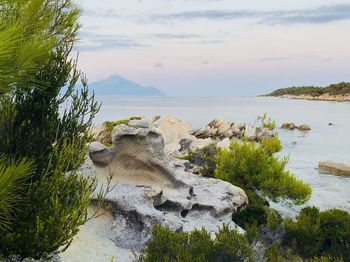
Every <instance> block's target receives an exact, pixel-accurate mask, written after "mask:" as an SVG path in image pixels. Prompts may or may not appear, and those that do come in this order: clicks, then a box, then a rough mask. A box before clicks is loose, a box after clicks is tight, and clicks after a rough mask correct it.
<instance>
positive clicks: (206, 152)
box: [186, 144, 220, 177]
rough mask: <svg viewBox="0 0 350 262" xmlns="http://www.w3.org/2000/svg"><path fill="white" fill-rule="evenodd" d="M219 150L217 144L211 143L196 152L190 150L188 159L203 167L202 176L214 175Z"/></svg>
mask: <svg viewBox="0 0 350 262" xmlns="http://www.w3.org/2000/svg"><path fill="white" fill-rule="evenodd" d="M219 150H220V149H219V148H218V147H217V146H216V144H210V145H209V146H207V147H204V148H203V149H200V150H196V151H195V152H189V154H188V157H186V159H188V160H189V161H190V162H191V163H193V164H195V165H197V166H199V167H201V169H200V173H201V175H202V176H204V177H213V176H214V170H215V158H216V155H217V153H218V152H219Z"/></svg>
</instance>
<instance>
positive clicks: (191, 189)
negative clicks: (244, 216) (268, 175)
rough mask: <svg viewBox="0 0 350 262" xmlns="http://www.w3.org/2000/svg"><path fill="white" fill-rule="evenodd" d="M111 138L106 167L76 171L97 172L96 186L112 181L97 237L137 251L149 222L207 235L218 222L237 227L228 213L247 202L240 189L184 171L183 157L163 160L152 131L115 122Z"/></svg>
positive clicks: (146, 236) (147, 232)
mask: <svg viewBox="0 0 350 262" xmlns="http://www.w3.org/2000/svg"><path fill="white" fill-rule="evenodd" d="M112 140H113V147H112V149H111V150H110V154H109V156H110V161H109V164H108V166H100V165H95V164H94V163H93V162H92V161H90V160H87V161H86V163H85V164H84V165H83V166H82V168H81V169H80V172H81V173H82V175H85V176H91V175H93V174H95V175H96V176H97V181H98V184H99V185H98V188H99V189H100V187H101V186H102V187H103V185H105V183H106V182H105V181H106V178H107V177H110V176H112V180H111V183H112V185H114V184H115V186H114V187H112V189H111V192H110V193H109V194H108V195H107V196H106V197H105V200H106V202H107V203H109V204H110V207H111V208H110V210H111V211H110V212H112V215H111V216H110V217H109V219H112V221H111V222H110V223H109V224H108V228H107V229H106V230H105V231H103V232H100V231H96V232H95V233H94V234H98V235H99V241H106V243H107V242H108V241H112V242H113V243H114V245H115V246H116V248H118V249H122V250H125V249H126V250H132V249H136V250H140V249H141V248H143V247H144V245H145V244H146V243H147V241H148V240H149V239H150V237H151V229H152V227H153V226H154V225H155V224H161V225H163V226H166V227H168V228H170V229H171V230H173V231H177V232H180V231H192V230H194V229H196V228H198V229H200V228H202V227H204V228H206V229H207V230H208V231H209V232H211V233H212V234H214V233H215V232H217V230H218V229H219V227H221V226H222V224H223V223H226V224H227V225H229V226H230V227H231V228H237V226H236V225H235V224H234V223H233V222H232V215H233V214H234V213H235V212H237V211H238V210H239V209H240V208H242V207H243V206H244V205H246V204H247V202H248V198H247V196H246V194H245V193H244V191H243V190H242V189H240V188H238V187H235V186H233V185H231V184H230V183H227V182H224V181H222V180H217V179H209V178H203V177H200V176H197V175H194V174H192V173H188V172H186V171H185V170H184V169H185V167H184V164H183V162H184V161H182V162H181V163H180V162H176V161H174V160H170V159H169V157H168V156H167V154H166V153H165V151H164V149H165V142H164V138H163V136H162V134H161V133H160V132H158V131H155V130H152V129H147V128H135V127H130V126H126V125H120V126H118V127H116V128H114V130H113V133H112ZM96 147H97V146H96ZM92 149H94V148H92ZM98 152H99V151H98V150H97V151H96V150H94V151H93V153H94V156H95V157H96V158H97V159H101V158H102V156H101V157H99V156H97V155H98ZM101 152H103V151H101ZM96 154H97V155H96ZM87 230H88V229H87ZM101 235H104V236H101ZM78 237H79V235H78ZM90 237H91V236H90ZM96 245H98V246H100V244H98V243H96ZM72 248H73V249H74V241H73V243H72V245H71V247H69V249H72ZM69 249H68V251H69ZM96 259H97V258H96ZM96 261H100V260H98V259H97V260H96Z"/></svg>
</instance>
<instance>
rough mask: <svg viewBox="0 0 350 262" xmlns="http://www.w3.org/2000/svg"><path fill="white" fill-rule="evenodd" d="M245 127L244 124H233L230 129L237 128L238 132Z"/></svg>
mask: <svg viewBox="0 0 350 262" xmlns="http://www.w3.org/2000/svg"><path fill="white" fill-rule="evenodd" d="M245 127H246V124H245V123H242V122H235V123H233V125H232V129H234V128H237V129H239V130H243V129H244V128H245Z"/></svg>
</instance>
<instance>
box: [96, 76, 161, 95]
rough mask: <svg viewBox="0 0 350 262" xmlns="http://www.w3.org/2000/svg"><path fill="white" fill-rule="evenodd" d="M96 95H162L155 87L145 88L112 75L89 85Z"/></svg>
mask: <svg viewBox="0 0 350 262" xmlns="http://www.w3.org/2000/svg"><path fill="white" fill-rule="evenodd" d="M90 88H91V90H93V91H94V92H95V94H96V95H117V96H118V95H119V96H162V95H164V94H163V93H162V92H161V91H160V90H158V89H157V88H155V87H151V86H150V87H145V86H142V85H140V84H137V83H135V82H132V81H130V80H128V79H125V78H124V77H122V76H120V75H118V74H114V75H111V76H108V77H107V78H105V79H102V80H99V81H96V82H94V83H92V84H91V85H90Z"/></svg>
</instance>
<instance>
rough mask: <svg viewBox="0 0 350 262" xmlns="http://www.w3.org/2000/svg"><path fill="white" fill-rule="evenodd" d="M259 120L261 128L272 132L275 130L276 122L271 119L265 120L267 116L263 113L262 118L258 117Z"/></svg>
mask: <svg viewBox="0 0 350 262" xmlns="http://www.w3.org/2000/svg"><path fill="white" fill-rule="evenodd" d="M258 119H260V120H261V127H262V128H267V129H269V130H274V129H275V128H276V122H275V121H274V120H272V119H271V118H267V114H266V113H265V114H264V115H263V116H262V117H258Z"/></svg>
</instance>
